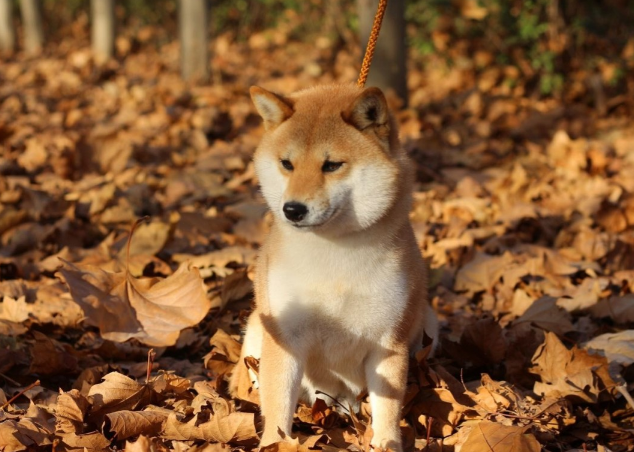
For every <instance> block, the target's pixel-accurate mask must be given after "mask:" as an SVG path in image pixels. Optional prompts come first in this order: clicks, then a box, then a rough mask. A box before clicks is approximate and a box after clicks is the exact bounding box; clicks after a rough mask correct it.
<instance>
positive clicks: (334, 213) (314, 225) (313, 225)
mask: <svg viewBox="0 0 634 452" xmlns="http://www.w3.org/2000/svg"><path fill="white" fill-rule="evenodd" d="M338 213H339V208H338V207H336V208H335V209H333V211H332V213H331V214H330V215H328V217H327V218H326V219H325V220H323V221H321V222H319V223H310V224H302V223H301V222H300V223H292V222H291V225H293V227H295V228H296V229H307V230H310V229H317V228H320V227H322V226H324V225H326V224H328V223H330V222H331V221H332V220H333V219H334V218H335V217H336V216H337V214H338Z"/></svg>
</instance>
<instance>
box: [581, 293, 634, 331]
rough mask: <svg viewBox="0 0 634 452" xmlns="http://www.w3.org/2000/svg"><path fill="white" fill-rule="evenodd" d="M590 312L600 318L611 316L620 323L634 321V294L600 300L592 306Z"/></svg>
mask: <svg viewBox="0 0 634 452" xmlns="http://www.w3.org/2000/svg"><path fill="white" fill-rule="evenodd" d="M590 313H591V314H592V315H593V316H595V317H598V318H604V317H609V318H611V319H612V320H614V321H615V322H616V323H620V324H621V323H628V322H634V294H627V295H623V296H620V297H610V298H608V299H606V300H599V302H598V303H597V304H596V305H595V306H592V307H591V308H590Z"/></svg>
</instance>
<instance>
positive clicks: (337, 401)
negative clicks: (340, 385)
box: [315, 390, 350, 413]
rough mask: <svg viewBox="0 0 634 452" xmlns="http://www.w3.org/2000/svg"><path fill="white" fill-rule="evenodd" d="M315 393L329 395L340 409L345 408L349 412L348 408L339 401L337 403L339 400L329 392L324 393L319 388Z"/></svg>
mask: <svg viewBox="0 0 634 452" xmlns="http://www.w3.org/2000/svg"><path fill="white" fill-rule="evenodd" d="M315 394H323V395H325V396H326V397H330V398H331V399H332V401H333V402H335V403H336V404H337V405H339V406H340V407H341V408H342V409H344V410H346V411H347V412H348V413H350V410H349V409H348V408H346V407H345V406H343V405H342V404H341V403H339V400H337V399H335V398H334V397H333V396H331V395H330V394H326V393H325V392H324V391H320V390H316V391H315Z"/></svg>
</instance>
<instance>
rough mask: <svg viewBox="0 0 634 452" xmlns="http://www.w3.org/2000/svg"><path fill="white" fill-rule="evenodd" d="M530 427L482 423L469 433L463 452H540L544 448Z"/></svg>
mask: <svg viewBox="0 0 634 452" xmlns="http://www.w3.org/2000/svg"><path fill="white" fill-rule="evenodd" d="M528 430H530V427H528V426H527V427H516V426H505V425H500V424H497V423H495V422H489V421H482V422H479V423H478V424H476V425H475V426H474V427H473V428H472V429H471V432H470V433H469V436H468V437H467V440H466V441H465V442H464V444H463V445H462V448H461V449H460V451H461V452H486V451H491V452H540V451H541V450H542V447H541V446H540V444H539V442H538V441H537V439H535V436H534V435H533V434H532V433H529V432H528Z"/></svg>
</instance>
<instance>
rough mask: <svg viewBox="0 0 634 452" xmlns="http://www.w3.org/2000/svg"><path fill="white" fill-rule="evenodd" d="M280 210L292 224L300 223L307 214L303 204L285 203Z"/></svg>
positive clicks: (306, 208)
mask: <svg viewBox="0 0 634 452" xmlns="http://www.w3.org/2000/svg"><path fill="white" fill-rule="evenodd" d="M282 210H283V211H284V215H286V218H288V219H289V220H291V221H292V222H294V223H297V222H299V221H302V220H303V219H304V217H305V216H306V214H307V213H308V207H306V205H305V204H302V203H301V202H294V201H291V202H287V203H285V204H284V207H283V209H282Z"/></svg>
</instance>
